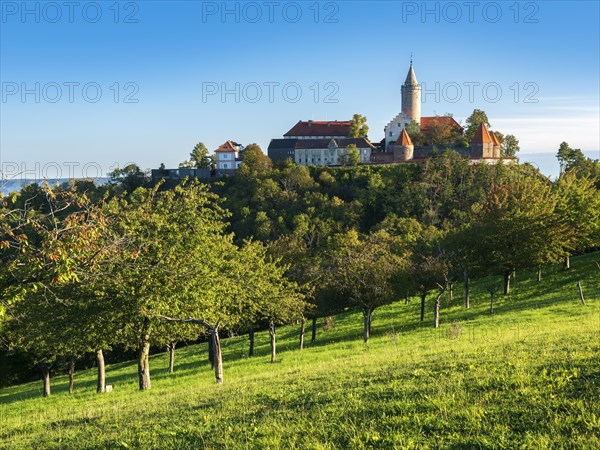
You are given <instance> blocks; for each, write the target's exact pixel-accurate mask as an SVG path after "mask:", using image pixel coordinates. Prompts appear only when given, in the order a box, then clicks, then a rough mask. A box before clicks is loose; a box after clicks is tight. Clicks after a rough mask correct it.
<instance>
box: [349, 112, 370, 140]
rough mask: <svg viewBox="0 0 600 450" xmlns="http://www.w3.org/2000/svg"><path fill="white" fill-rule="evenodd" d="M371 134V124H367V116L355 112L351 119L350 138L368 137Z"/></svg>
mask: <svg viewBox="0 0 600 450" xmlns="http://www.w3.org/2000/svg"><path fill="white" fill-rule="evenodd" d="M368 134H369V126H368V125H367V118H366V117H365V116H361V115H360V114H354V116H352V120H351V121H350V128H349V130H348V137H349V138H361V137H367V135H368Z"/></svg>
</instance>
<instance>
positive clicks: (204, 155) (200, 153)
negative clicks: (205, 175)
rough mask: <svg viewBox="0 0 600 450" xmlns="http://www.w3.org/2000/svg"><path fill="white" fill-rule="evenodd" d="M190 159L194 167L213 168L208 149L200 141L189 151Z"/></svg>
mask: <svg viewBox="0 0 600 450" xmlns="http://www.w3.org/2000/svg"><path fill="white" fill-rule="evenodd" d="M190 161H192V162H193V163H194V167H196V168H198V169H211V168H213V165H212V160H211V157H210V155H209V153H208V149H207V148H206V146H205V145H204V144H203V143H202V142H198V143H197V144H196V145H195V147H194V149H193V150H192V152H191V153H190Z"/></svg>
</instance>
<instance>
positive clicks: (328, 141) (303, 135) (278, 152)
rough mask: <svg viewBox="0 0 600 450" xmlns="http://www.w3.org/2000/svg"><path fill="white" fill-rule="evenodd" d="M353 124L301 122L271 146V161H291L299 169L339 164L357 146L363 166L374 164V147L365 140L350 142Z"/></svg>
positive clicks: (351, 140) (269, 151) (353, 139)
mask: <svg viewBox="0 0 600 450" xmlns="http://www.w3.org/2000/svg"><path fill="white" fill-rule="evenodd" d="M349 132H350V121H344V122H340V121H337V120H336V121H329V122H314V121H312V120H308V121H302V120H301V121H299V122H298V123H297V124H296V125H294V126H293V127H292V128H291V129H290V130H289V131H288V132H287V133H285V134H284V135H283V139H272V140H271V143H270V144H269V148H268V154H269V157H270V158H271V159H272V160H273V161H274V162H275V161H285V160H286V159H288V158H289V159H291V160H292V161H294V162H295V163H296V164H297V165H299V166H311V165H317V166H322V165H328V166H336V165H339V164H340V158H341V157H342V156H343V155H345V154H346V148H347V147H348V146H349V145H356V147H357V148H358V152H359V154H360V162H361V163H362V164H366V163H368V162H370V161H371V154H372V152H373V151H374V150H375V146H374V145H373V144H372V143H371V142H370V141H369V140H368V139H366V138H349V137H348V134H349Z"/></svg>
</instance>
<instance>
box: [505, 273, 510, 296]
mask: <svg viewBox="0 0 600 450" xmlns="http://www.w3.org/2000/svg"><path fill="white" fill-rule="evenodd" d="M508 294H510V270H507V271H506V272H504V295H508Z"/></svg>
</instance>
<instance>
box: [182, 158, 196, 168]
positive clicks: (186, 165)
mask: <svg viewBox="0 0 600 450" xmlns="http://www.w3.org/2000/svg"><path fill="white" fill-rule="evenodd" d="M194 167H196V164H195V163H194V162H193V161H190V160H187V159H186V160H185V161H183V162H180V163H179V168H180V169H193V168H194Z"/></svg>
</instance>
